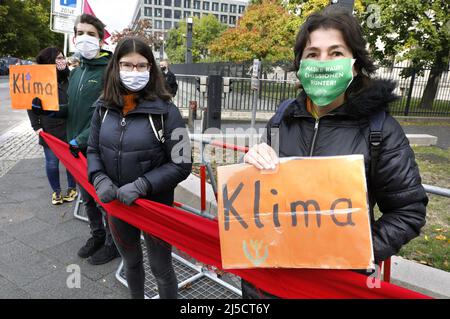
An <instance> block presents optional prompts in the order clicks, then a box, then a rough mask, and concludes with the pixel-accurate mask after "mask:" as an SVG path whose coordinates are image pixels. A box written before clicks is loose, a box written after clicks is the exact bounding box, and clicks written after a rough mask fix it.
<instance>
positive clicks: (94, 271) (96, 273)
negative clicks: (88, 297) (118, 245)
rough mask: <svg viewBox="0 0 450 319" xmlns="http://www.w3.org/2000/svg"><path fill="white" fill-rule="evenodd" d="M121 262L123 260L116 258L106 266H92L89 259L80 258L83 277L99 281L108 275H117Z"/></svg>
mask: <svg viewBox="0 0 450 319" xmlns="http://www.w3.org/2000/svg"><path fill="white" fill-rule="evenodd" d="M120 262H121V258H120V257H119V258H116V259H114V260H113V261H110V262H109V263H107V264H104V265H91V264H90V263H88V261H87V259H81V258H80V264H79V266H80V267H81V273H82V274H83V276H86V277H87V278H89V279H91V280H94V281H98V280H99V279H100V278H103V277H105V276H107V275H108V274H111V273H115V272H116V271H117V268H119V264H120Z"/></svg>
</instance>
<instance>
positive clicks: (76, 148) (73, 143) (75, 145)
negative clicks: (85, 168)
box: [69, 139, 80, 158]
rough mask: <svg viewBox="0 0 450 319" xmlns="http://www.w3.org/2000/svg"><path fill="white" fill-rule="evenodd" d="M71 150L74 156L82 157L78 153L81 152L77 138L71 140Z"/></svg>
mask: <svg viewBox="0 0 450 319" xmlns="http://www.w3.org/2000/svg"><path fill="white" fill-rule="evenodd" d="M69 151H70V153H71V154H72V156H73V157H75V158H79V157H80V155H78V153H80V147H79V146H78V143H77V141H76V139H73V140H71V141H70V142H69Z"/></svg>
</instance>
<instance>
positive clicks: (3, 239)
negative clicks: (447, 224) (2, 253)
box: [0, 230, 15, 246]
mask: <svg viewBox="0 0 450 319" xmlns="http://www.w3.org/2000/svg"><path fill="white" fill-rule="evenodd" d="M14 240H15V239H14V237H12V236H11V235H8V233H5V232H4V231H1V230H0V246H1V245H4V244H7V243H10V242H12V241H14Z"/></svg>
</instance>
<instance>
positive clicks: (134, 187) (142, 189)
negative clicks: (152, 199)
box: [117, 177, 149, 206]
mask: <svg viewBox="0 0 450 319" xmlns="http://www.w3.org/2000/svg"><path fill="white" fill-rule="evenodd" d="M148 189H149V184H148V182H147V181H146V180H145V179H144V178H142V177H139V178H138V179H137V180H135V181H134V182H133V183H129V184H126V185H123V186H122V187H121V188H119V189H118V190H117V199H118V200H119V201H121V202H122V203H124V204H125V205H128V206H130V205H131V204H133V202H134V201H135V200H136V199H137V198H139V197H140V196H145V195H147V191H148Z"/></svg>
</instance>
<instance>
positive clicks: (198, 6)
mask: <svg viewBox="0 0 450 319" xmlns="http://www.w3.org/2000/svg"><path fill="white" fill-rule="evenodd" d="M201 8H202V7H201V2H200V1H199V0H194V9H196V10H200V9H201Z"/></svg>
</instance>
